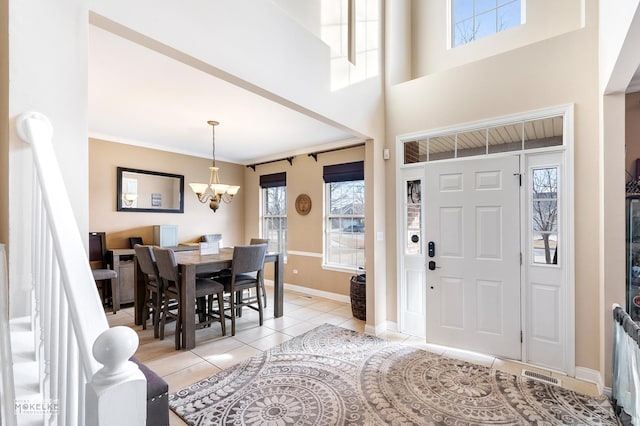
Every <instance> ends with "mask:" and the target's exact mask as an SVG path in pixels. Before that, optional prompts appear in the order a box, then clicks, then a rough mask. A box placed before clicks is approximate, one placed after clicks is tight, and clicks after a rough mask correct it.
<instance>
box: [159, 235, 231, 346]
mask: <svg viewBox="0 0 640 426" xmlns="http://www.w3.org/2000/svg"><path fill="white" fill-rule="evenodd" d="M153 254H154V255H155V257H156V264H157V265H158V274H159V275H160V278H161V279H162V282H163V285H164V288H163V290H164V294H165V300H166V299H167V298H171V299H175V300H176V301H177V302H178V303H177V305H178V309H177V310H176V311H175V312H172V311H171V310H170V309H169V304H168V303H164V304H163V309H162V316H161V319H160V330H161V332H162V329H163V328H164V326H165V321H166V318H167V317H173V318H175V319H176V333H175V338H176V349H180V337H181V336H180V334H181V332H182V313H181V312H180V304H181V300H180V285H181V277H180V270H179V268H178V263H177V262H176V257H175V254H174V252H173V250H171V249H164V248H160V247H154V248H153ZM195 290H196V291H195V293H196V300H194V301H192V302H191V303H194V302H196V301H197V303H198V313H199V318H200V321H199V322H198V324H196V327H197V328H203V327H207V326H209V325H211V323H213V322H219V323H220V327H221V329H222V335H223V336H224V335H226V323H225V317H224V287H223V285H222V284H220V283H218V282H216V281H214V280H212V279H209V278H197V277H196V288H195ZM214 296H216V298H217V300H218V311H217V315H216V314H214V312H213V309H212V305H213V303H212V300H213V299H212V298H213V297H214ZM207 299H208V300H207ZM207 302H208V303H207ZM186 303H190V302H189V301H186Z"/></svg>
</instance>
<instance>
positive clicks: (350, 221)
mask: <svg viewBox="0 0 640 426" xmlns="http://www.w3.org/2000/svg"><path fill="white" fill-rule="evenodd" d="M326 191H327V205H326V206H325V210H326V226H325V228H326V229H325V233H326V234H325V263H326V264H328V265H335V266H342V267H349V268H356V267H359V266H364V229H365V223H364V181H362V180H358V181H347V182H332V183H327V184H326Z"/></svg>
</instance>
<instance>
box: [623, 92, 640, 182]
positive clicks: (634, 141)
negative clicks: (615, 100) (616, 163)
mask: <svg viewBox="0 0 640 426" xmlns="http://www.w3.org/2000/svg"><path fill="white" fill-rule="evenodd" d="M625 129H626V132H625V141H626V145H625V147H626V152H625V169H626V171H627V174H626V176H625V181H627V180H629V179H635V177H636V160H637V159H638V158H640V92H636V93H629V94H628V95H627V96H626V117H625ZM638 171H639V172H640V170H638Z"/></svg>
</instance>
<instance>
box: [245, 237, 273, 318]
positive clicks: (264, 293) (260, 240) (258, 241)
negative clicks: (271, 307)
mask: <svg viewBox="0 0 640 426" xmlns="http://www.w3.org/2000/svg"><path fill="white" fill-rule="evenodd" d="M249 244H251V245H252V246H253V245H256V244H266V245H267V250H269V240H267V239H266V238H252V239H251V241H250V242H249ZM260 287H262V297H263V299H264V308H265V309H266V308H267V291H266V290H265V288H264V274H263V277H262V279H261V280H260Z"/></svg>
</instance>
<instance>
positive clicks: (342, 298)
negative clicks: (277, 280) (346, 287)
mask: <svg viewBox="0 0 640 426" xmlns="http://www.w3.org/2000/svg"><path fill="white" fill-rule="evenodd" d="M264 285H267V286H273V281H272V280H264ZM284 289H285V290H291V291H295V292H297V293H302V294H308V295H309V296H316V297H324V298H325V299H329V300H334V301H336V302H342V303H351V298H350V297H349V296H347V295H344V294H338V293H331V292H330V291H324V290H317V289H315V288H309V287H303V286H299V285H294V284H287V283H284Z"/></svg>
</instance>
